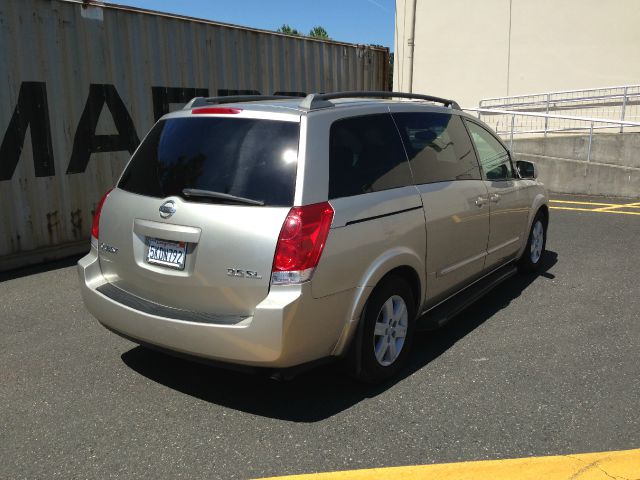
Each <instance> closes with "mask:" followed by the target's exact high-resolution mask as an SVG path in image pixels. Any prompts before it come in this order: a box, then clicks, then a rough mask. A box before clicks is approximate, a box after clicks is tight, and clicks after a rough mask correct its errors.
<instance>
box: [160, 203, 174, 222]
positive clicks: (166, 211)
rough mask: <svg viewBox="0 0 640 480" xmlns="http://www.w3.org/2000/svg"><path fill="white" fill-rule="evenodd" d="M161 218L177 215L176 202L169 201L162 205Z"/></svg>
mask: <svg viewBox="0 0 640 480" xmlns="http://www.w3.org/2000/svg"><path fill="white" fill-rule="evenodd" d="M158 210H160V216H161V217H162V218H169V217H170V216H171V215H173V214H174V213H176V202H174V201H173V200H169V201H167V202H164V203H163V204H162V205H160V208H159V209H158Z"/></svg>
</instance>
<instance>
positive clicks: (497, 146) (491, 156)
mask: <svg viewBox="0 0 640 480" xmlns="http://www.w3.org/2000/svg"><path fill="white" fill-rule="evenodd" d="M467 126H468V127H469V133H471V139H472V140H473V143H474V144H475V146H476V150H478V156H479V157H480V165H482V171H483V172H484V174H485V176H486V177H487V180H506V179H510V178H513V171H512V170H511V161H510V160H509V152H507V150H506V149H505V148H504V147H503V146H502V144H501V143H500V142H499V141H498V140H497V139H496V138H495V137H494V136H493V134H491V133H489V132H488V131H487V130H486V129H484V128H482V127H481V126H480V125H478V124H477V123H474V122H467Z"/></svg>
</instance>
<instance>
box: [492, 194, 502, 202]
mask: <svg viewBox="0 0 640 480" xmlns="http://www.w3.org/2000/svg"><path fill="white" fill-rule="evenodd" d="M490 198H491V201H492V202H493V203H498V202H499V201H500V195H498V194H497V193H494V194H492V195H491V197H490Z"/></svg>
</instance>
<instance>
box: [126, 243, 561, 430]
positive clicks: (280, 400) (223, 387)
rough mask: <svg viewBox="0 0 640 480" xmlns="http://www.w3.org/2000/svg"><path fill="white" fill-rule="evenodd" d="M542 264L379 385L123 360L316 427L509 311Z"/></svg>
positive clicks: (337, 376) (200, 393)
mask: <svg viewBox="0 0 640 480" xmlns="http://www.w3.org/2000/svg"><path fill="white" fill-rule="evenodd" d="M543 262H544V263H543V266H542V269H541V271H540V272H539V273H534V274H529V275H516V276H515V277H513V278H512V279H510V280H509V281H507V282H505V283H503V284H502V285H500V286H498V287H497V288H495V289H494V290H493V291H491V292H490V293H489V294H487V295H486V296H485V297H483V298H482V299H480V300H479V301H477V302H476V303H475V304H474V305H472V306H470V307H469V308H468V309H466V310H465V311H464V312H462V313H461V314H460V315H458V316H457V317H456V318H454V319H453V320H452V321H450V322H449V323H448V324H447V325H445V326H443V327H442V328H440V329H438V330H436V331H431V332H421V333H418V334H417V336H416V339H415V342H414V347H413V348H414V350H413V353H412V356H411V359H410V362H409V365H408V367H407V368H406V369H405V370H404V371H403V372H402V374H401V375H400V376H399V377H397V378H395V379H393V380H392V381H390V382H388V383H386V384H382V385H376V386H372V385H363V384H360V383H357V382H355V381H353V380H352V379H350V378H349V377H347V376H346V375H344V374H343V373H342V372H341V371H340V368H339V364H337V363H336V364H331V365H327V366H324V367H321V368H317V369H315V370H311V371H309V372H307V373H304V374H301V375H299V376H298V377H296V378H294V379H293V380H290V381H286V382H279V381H275V380H271V379H269V378H266V377H264V376H260V375H254V374H247V373H239V372H234V371H229V370H223V369H220V368H215V367H211V366H207V365H203V364H199V363H194V362H190V361H188V360H182V359H179V358H175V357H172V356H169V355H166V354H163V353H160V352H156V351H154V350H150V349H147V348H143V347H135V348H133V349H132V350H129V351H127V352H125V353H124V354H123V355H122V360H123V362H124V363H125V364H126V365H127V366H128V367H130V368H131V369H133V370H134V371H136V372H138V373H139V374H141V375H143V376H145V377H147V378H149V379H150V380H152V381H154V382H158V383H160V384H162V385H165V386H167V387H169V388H172V389H174V390H177V391H180V392H182V393H185V394H187V395H191V396H193V397H196V398H199V399H201V400H204V401H207V402H211V403H215V404H217V405H221V406H224V407H227V408H233V409H236V410H240V411H243V412H247V413H251V414H253V415H260V416H264V417H269V418H276V419H281V420H288V421H293V422H317V421H320V420H323V419H326V418H328V417H331V416H332V415H335V414H336V413H339V412H341V411H343V410H346V409H347V408H349V407H351V406H353V405H355V404H357V403H358V402H360V401H361V400H363V399H365V398H371V397H375V396H376V395H378V394H380V393H382V392H384V391H385V390H387V389H389V388H390V387H392V386H393V385H395V384H396V383H398V382H401V381H402V380H403V379H404V378H406V377H408V376H410V375H411V374H413V373H414V372H416V371H417V370H420V369H421V368H423V367H424V366H425V365H427V364H428V363H429V362H431V361H432V360H434V359H435V358H437V357H438V356H440V355H441V354H442V353H443V352H445V351H446V350H447V349H449V348H450V347H451V346H452V345H454V344H455V343H456V342H457V341H458V340H460V339H462V338H464V337H465V336H466V335H467V334H469V333H470V332H472V331H473V330H474V329H476V328H477V327H478V326H480V325H481V324H482V323H484V322H485V321H486V320H488V319H489V318H491V317H492V316H493V315H494V314H495V313H496V312H498V311H500V310H501V309H503V308H505V307H506V306H508V305H509V304H510V303H511V301H512V300H514V299H516V298H517V297H519V296H520V294H521V293H522V291H523V290H524V289H525V288H527V287H528V286H529V285H530V284H531V283H533V282H534V281H536V280H537V279H539V278H541V279H545V278H554V276H553V274H551V273H550V272H549V270H550V269H551V268H552V267H553V266H554V265H555V264H556V263H557V254H556V253H555V252H551V251H547V252H546V254H545V257H544V259H543Z"/></svg>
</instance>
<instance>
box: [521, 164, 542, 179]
mask: <svg viewBox="0 0 640 480" xmlns="http://www.w3.org/2000/svg"><path fill="white" fill-rule="evenodd" d="M516 169H517V170H518V174H519V175H520V178H538V169H537V168H536V164H535V163H533V162H527V161H525V160H518V161H517V162H516Z"/></svg>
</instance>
